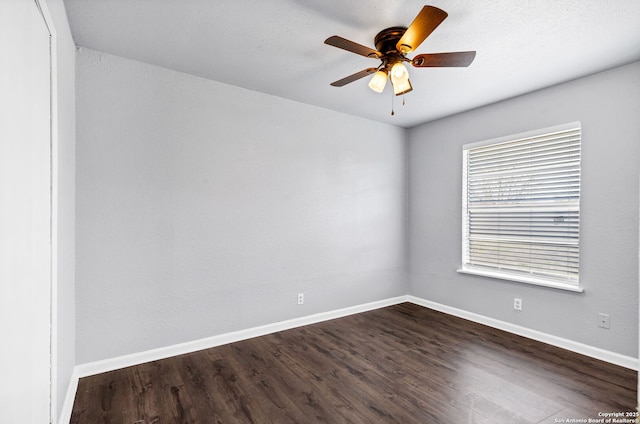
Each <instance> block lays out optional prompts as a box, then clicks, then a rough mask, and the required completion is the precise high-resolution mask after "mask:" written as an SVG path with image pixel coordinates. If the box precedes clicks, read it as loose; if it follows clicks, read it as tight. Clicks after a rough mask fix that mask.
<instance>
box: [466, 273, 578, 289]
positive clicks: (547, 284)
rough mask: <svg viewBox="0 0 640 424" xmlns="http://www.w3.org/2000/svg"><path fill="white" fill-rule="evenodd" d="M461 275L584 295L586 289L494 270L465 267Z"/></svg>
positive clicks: (560, 282)
mask: <svg viewBox="0 0 640 424" xmlns="http://www.w3.org/2000/svg"><path fill="white" fill-rule="evenodd" d="M458 272H459V273H460V274H470V275H479V276H482V277H490V278H498V279H500V280H507V281H515V282H518V283H527V284H532V285H535V286H542V287H551V288H554V289H560V290H567V291H572V292H577V293H583V292H584V289H583V288H582V287H580V286H577V285H575V284H569V283H565V282H562V281H553V280H548V279H544V278H539V277H530V276H527V275H516V274H513V275H505V274H503V273H499V272H496V271H492V270H486V269H478V268H468V267H463V268H460V269H458Z"/></svg>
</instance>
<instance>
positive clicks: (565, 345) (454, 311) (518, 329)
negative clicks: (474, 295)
mask: <svg viewBox="0 0 640 424" xmlns="http://www.w3.org/2000/svg"><path fill="white" fill-rule="evenodd" d="M407 301H408V302H411V303H415V304H416V305H420V306H424V307H425V308H429V309H434V310H436V311H440V312H444V313H446V314H449V315H453V316H456V317H459V318H464V319H467V320H469V321H473V322H477V323H479V324H484V325H487V326H489V327H493V328H497V329H498V330H502V331H506V332H508V333H513V334H517V335H518V336H523V337H527V338H529V339H533V340H537V341H539V342H543V343H546V344H549V345H551V346H556V347H560V348H562V349H566V350H570V351H572V352H575V353H579V354H581V355H586V356H590V357H592V358H595V359H599V360H601V361H605V362H609V363H612V364H615V365H619V366H621V367H625V368H629V369H632V370H636V371H637V370H638V359H637V358H633V357H631V356H625V355H621V354H619V353H615V352H611V351H608V350H605V349H600V348H598V347H594V346H589V345H586V344H583V343H578V342H574V341H573V340H568V339H565V338H562V337H558V336H554V335H551V334H548V333H543V332H541V331H537V330H532V329H530V328H526V327H522V326H519V325H516V324H511V323H509V322H505V321H500V320H497V319H494V318H489V317H486V316H484V315H479V314H476V313H473V312H468V311H465V310H463V309H458V308H453V307H451V306H447V305H443V304H440V303H436V302H432V301H430V300H425V299H421V298H419V297H415V296H407Z"/></svg>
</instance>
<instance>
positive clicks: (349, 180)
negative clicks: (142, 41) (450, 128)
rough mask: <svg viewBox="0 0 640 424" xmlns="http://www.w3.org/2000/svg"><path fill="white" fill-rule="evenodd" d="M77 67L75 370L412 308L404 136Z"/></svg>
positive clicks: (246, 95) (185, 85)
mask: <svg viewBox="0 0 640 424" xmlns="http://www.w3.org/2000/svg"><path fill="white" fill-rule="evenodd" d="M76 63H77V67H76V76H77V85H76V89H77V99H76V102H77V117H76V120H77V150H76V161H77V181H76V184H77V200H76V201H77V211H76V212H77V228H76V231H77V258H76V261H77V275H76V278H77V292H76V296H77V363H85V362H90V361H96V360H100V359H104V358H112V357H115V356H119V355H123V354H128V353H135V352H140V351H144V350H147V349H152V348H157V347H163V346H167V345H172V344H175V343H180V342H186V341H192V340H195V339H199V338H203V337H209V336H213V335H216V334H220V333H225V332H229V331H234V330H239V329H246V328H250V327H253V326H257V325H262V324H269V323H273V322H277V321H281V320H286V319H291V318H295V317H299V316H305V315H309V314H313V313H317V312H322V311H328V310H335V309H338V308H342V307H348V306H353V305H357V304H362V303H366V302H371V301H376V300H380V299H386V298H389V297H393V296H398V295H402V294H406V293H407V279H406V263H405V262H406V257H407V254H406V225H407V221H406V220H407V218H406V216H407V211H406V205H407V201H406V192H407V185H406V151H405V149H406V143H405V139H404V137H405V133H404V131H403V130H402V129H399V128H395V127H393V126H389V125H385V124H379V123H376V122H372V121H367V120H363V119H360V118H354V117H351V116H348V115H344V114H340V113H336V112H332V111H328V110H325V109H321V108H317V107H312V106H308V105H304V104H300V103H295V102H292V101H289V100H284V99H281V98H276V97H273V96H268V95H264V94H260V93H256V92H253V91H248V90H244V89H239V88H236V87H231V86H228V85H224V84H220V83H217V82H213V81H208V80H204V79H200V78H196V77H193V76H189V75H185V74H181V73H177V72H174V71H170V70H166V69H162V68H158V67H154V66H150V65H146V64H143V63H140V62H134V61H131V60H127V59H123V58H119V57H116V56H111V55H108V54H104V53H100V52H96V51H92V50H88V49H84V48H82V49H80V50H79V51H78V54H77V57H76ZM298 292H304V294H305V304H304V305H303V306H297V305H296V294H297V293H298Z"/></svg>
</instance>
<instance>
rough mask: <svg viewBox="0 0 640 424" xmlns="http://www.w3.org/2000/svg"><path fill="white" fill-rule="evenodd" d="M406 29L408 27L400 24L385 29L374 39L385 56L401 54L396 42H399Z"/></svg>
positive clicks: (377, 47)
mask: <svg viewBox="0 0 640 424" xmlns="http://www.w3.org/2000/svg"><path fill="white" fill-rule="evenodd" d="M406 30H407V28H406V27H400V26H398V27H391V28H387V29H383V30H382V31H380V32H379V33H378V35H376V38H375V39H374V43H375V45H376V49H377V50H378V51H379V52H380V53H382V55H383V56H389V55H391V56H393V55H398V54H399V55H401V53H400V52H399V51H398V48H397V47H396V44H398V41H400V39H401V38H402V36H403V35H404V33H405V31H406Z"/></svg>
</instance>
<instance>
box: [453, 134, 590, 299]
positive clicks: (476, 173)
mask: <svg viewBox="0 0 640 424" xmlns="http://www.w3.org/2000/svg"><path fill="white" fill-rule="evenodd" d="M580 138H581V131H580V123H579V122H574V123H571V124H565V125H561V126H557V127H553V128H546V129H543V130H538V131H532V132H529V133H524V134H517V135H514V136H509V137H503V138H500V139H495V140H487V141H483V142H479V143H473V144H468V145H465V146H463V180H462V181H463V188H462V197H463V199H462V203H463V218H462V268H461V269H460V270H459V271H460V272H464V273H471V274H478V275H484V276H489V277H495V278H502V279H508V280H512V281H520V282H526V283H532V284H538V285H543V286H548V287H556V288H562V289H567V290H573V291H582V288H580V286H579V285H578V281H579V280H578V276H579V267H578V264H579V253H580V237H579V235H580V231H579V229H580Z"/></svg>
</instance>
